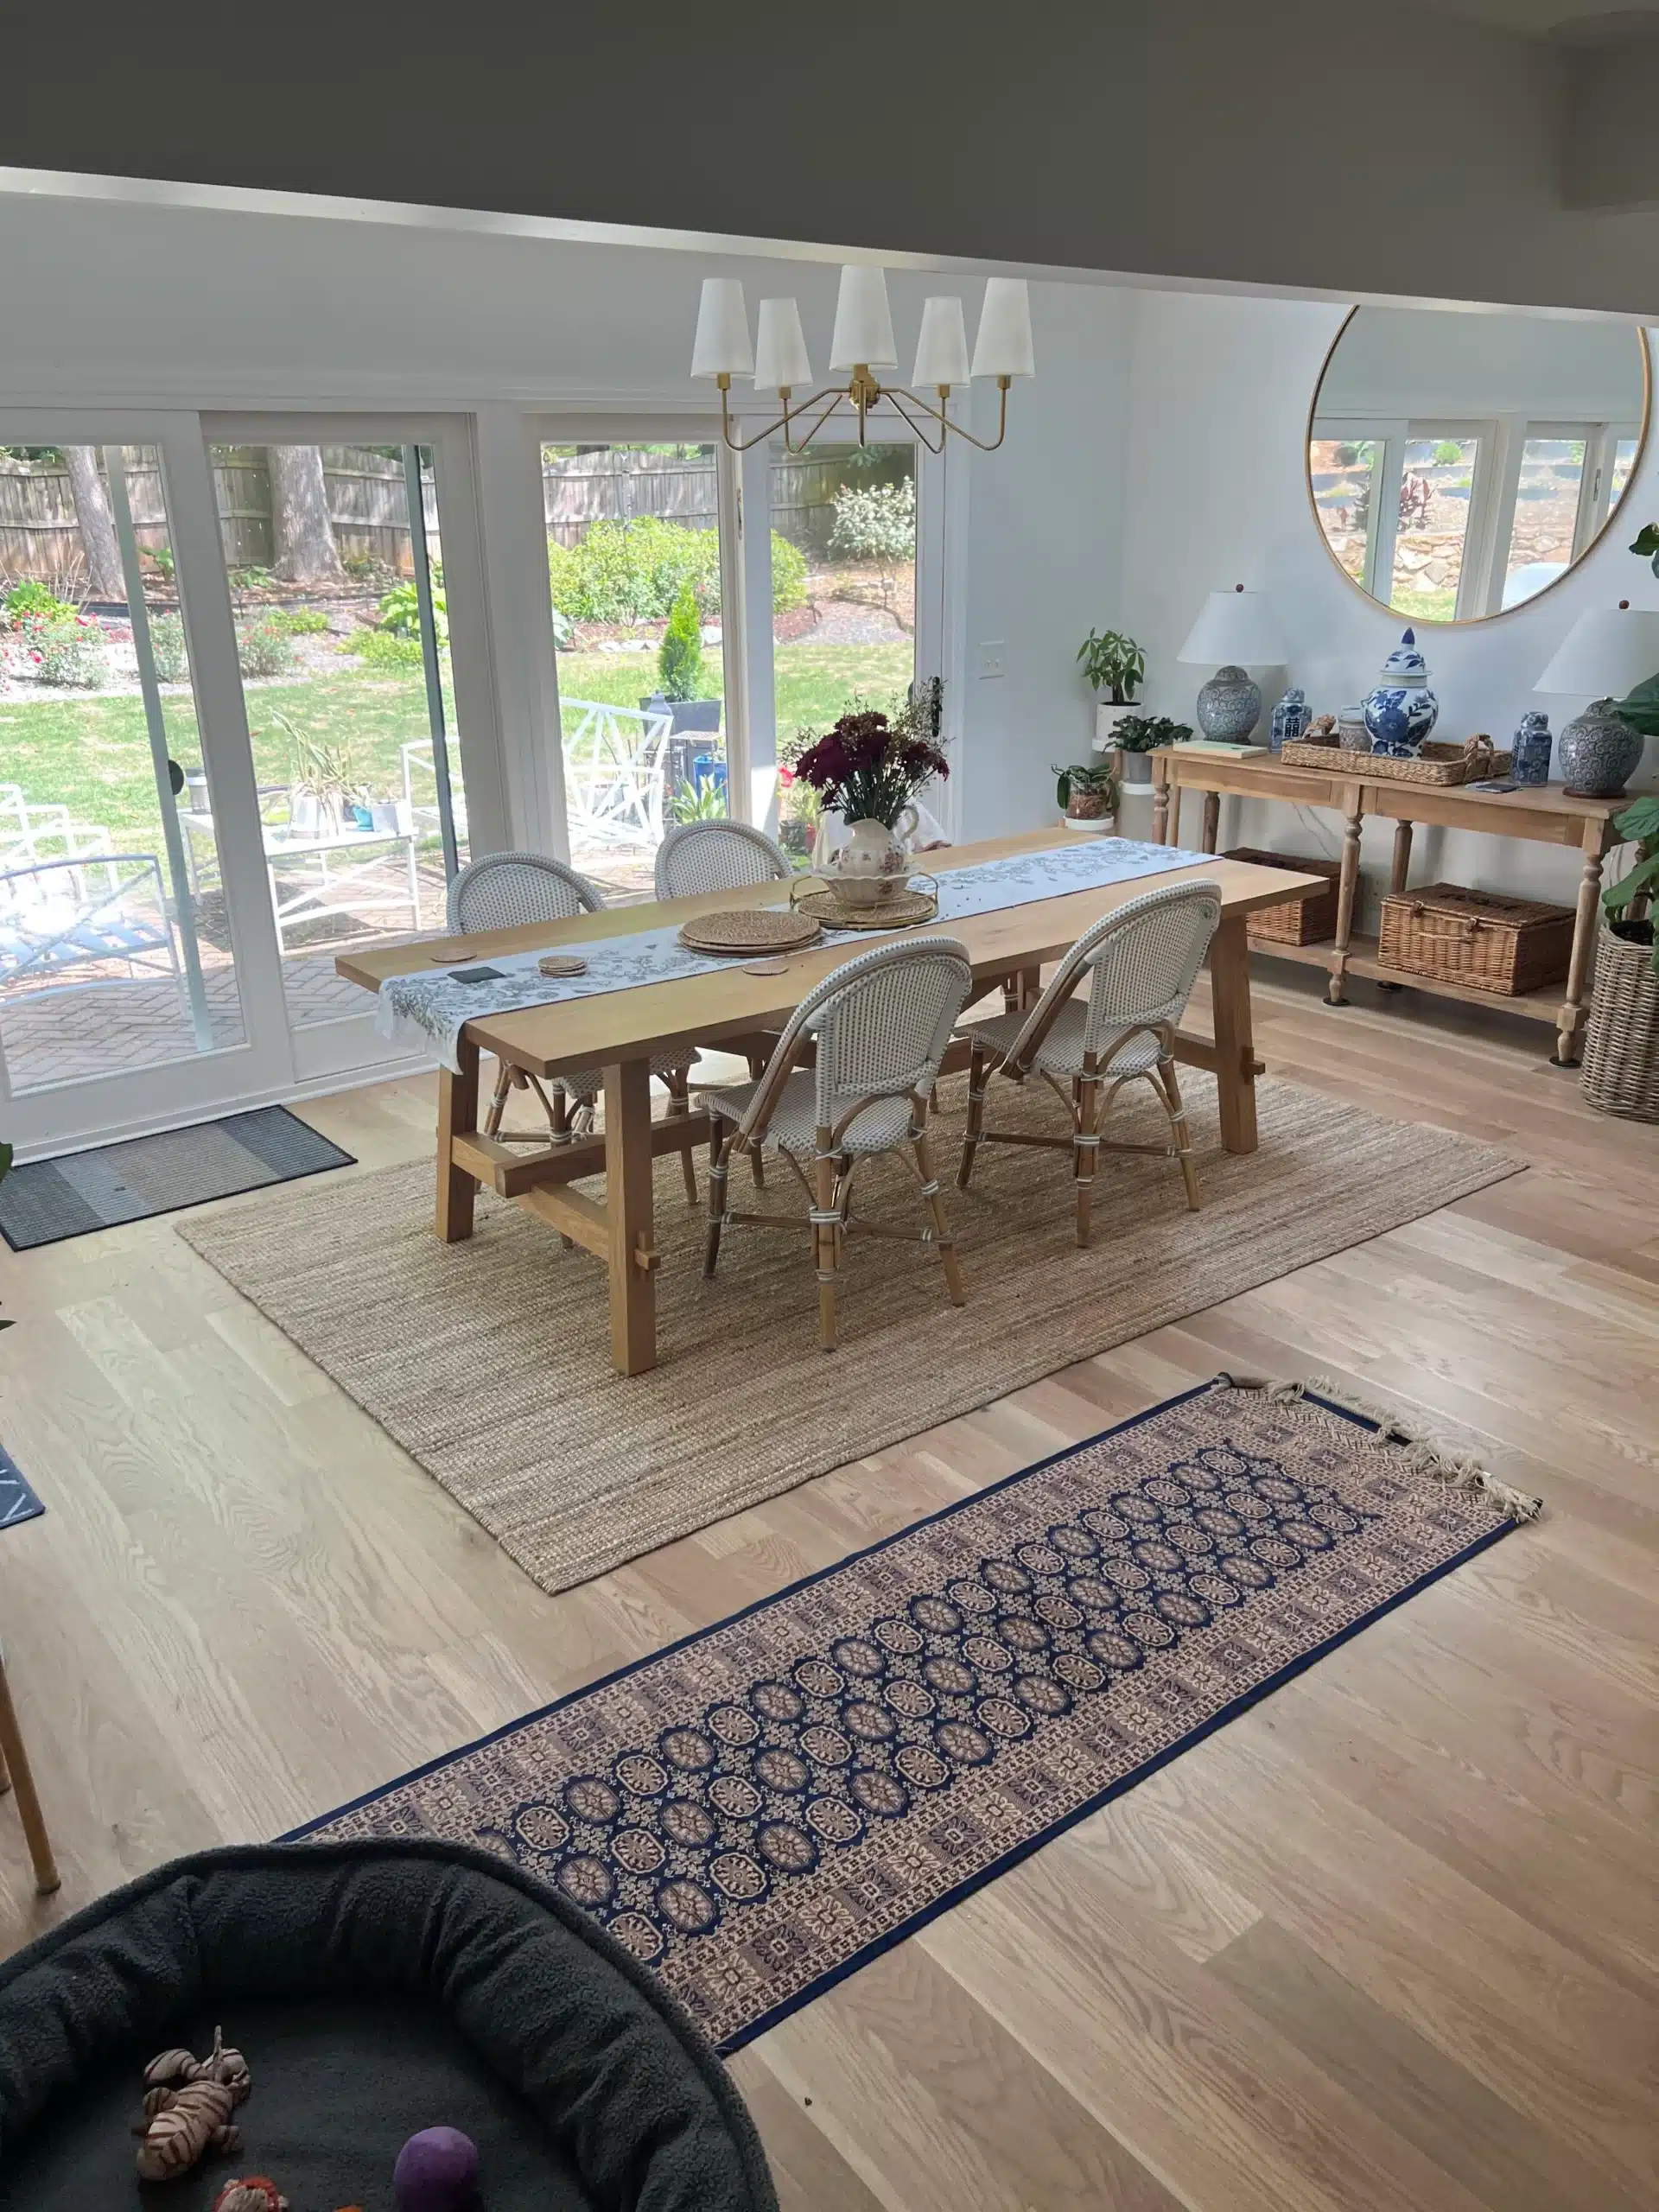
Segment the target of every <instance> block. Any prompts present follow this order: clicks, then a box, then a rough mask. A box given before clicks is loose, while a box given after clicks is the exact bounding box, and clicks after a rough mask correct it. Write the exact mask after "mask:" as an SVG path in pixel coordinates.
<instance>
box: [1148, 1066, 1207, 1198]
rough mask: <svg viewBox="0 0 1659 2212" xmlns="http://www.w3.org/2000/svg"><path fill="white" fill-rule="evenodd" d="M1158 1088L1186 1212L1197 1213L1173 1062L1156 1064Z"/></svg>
mask: <svg viewBox="0 0 1659 2212" xmlns="http://www.w3.org/2000/svg"><path fill="white" fill-rule="evenodd" d="M1158 1081H1159V1087H1160V1090H1162V1091H1163V1094H1164V1100H1165V1103H1166V1108H1167V1109H1168V1113H1169V1126H1170V1128H1171V1129H1172V1130H1173V1132H1174V1136H1175V1157H1176V1158H1177V1160H1179V1161H1180V1163H1181V1179H1182V1181H1183V1182H1184V1183H1185V1185H1186V1210H1187V1211H1188V1212H1189V1213H1197V1211H1198V1207H1199V1205H1200V1204H1201V1203H1202V1201H1201V1200H1200V1198H1199V1197H1198V1168H1197V1167H1196V1166H1194V1164H1193V1160H1192V1135H1191V1132H1190V1131H1189V1130H1188V1128H1187V1126H1186V1109H1185V1106H1184V1105H1183V1104H1182V1103H1181V1087H1180V1084H1179V1083H1178V1082H1177V1081H1176V1078H1175V1063H1174V1061H1173V1060H1160V1061H1159V1063H1158Z"/></svg>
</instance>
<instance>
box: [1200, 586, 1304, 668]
mask: <svg viewBox="0 0 1659 2212" xmlns="http://www.w3.org/2000/svg"><path fill="white" fill-rule="evenodd" d="M1177 658H1179V659H1181V660H1190V661H1200V662H1202V663H1204V664H1205V665H1206V666H1208V667H1211V668H1217V667H1238V668H1281V667H1282V666H1283V665H1284V661H1285V641H1284V639H1283V638H1282V637H1281V635H1280V632H1279V625H1278V624H1277V623H1276V622H1275V621H1274V619H1273V609H1272V607H1270V606H1269V605H1268V595H1267V594H1266V593H1265V592H1261V591H1246V590H1244V588H1243V586H1242V585H1241V586H1240V587H1238V588H1236V589H1235V590H1232V591H1212V592H1211V594H1209V596H1208V597H1207V598H1206V599H1205V602H1204V605H1203V606H1202V607H1200V608H1199V610H1198V620H1197V621H1196V622H1195V623H1194V624H1193V625H1192V628H1191V629H1190V630H1189V631H1188V632H1187V633H1186V643H1185V645H1183V646H1182V647H1181V650H1180V652H1179V655H1178V656H1177Z"/></svg>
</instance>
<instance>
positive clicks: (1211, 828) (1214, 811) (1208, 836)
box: [1198, 791, 1221, 853]
mask: <svg viewBox="0 0 1659 2212" xmlns="http://www.w3.org/2000/svg"><path fill="white" fill-rule="evenodd" d="M1220 835H1221V793H1220V792H1219V791H1205V795H1204V834H1203V836H1201V837H1200V838H1199V840H1198V850H1199V851H1200V852H1204V853H1213V852H1214V851H1215V849H1216V840H1217V837H1218V836H1220Z"/></svg>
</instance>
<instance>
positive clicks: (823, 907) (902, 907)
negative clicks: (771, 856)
mask: <svg viewBox="0 0 1659 2212" xmlns="http://www.w3.org/2000/svg"><path fill="white" fill-rule="evenodd" d="M795 911H796V912H797V913H800V914H811V915H813V916H815V917H816V918H817V920H819V921H821V922H822V923H823V925H824V927H825V929H827V930H902V929H907V928H909V927H910V926H911V925H913V924H914V923H917V922H931V920H932V918H933V917H934V916H935V914H937V913H938V911H939V902H938V899H937V898H935V896H934V895H933V893H931V891H895V892H894V893H893V895H892V896H891V897H890V898H887V899H883V900H882V902H881V904H880V906H843V905H842V902H841V900H840V899H839V898H837V897H836V893H834V892H833V891H804V892H803V893H801V895H800V897H799V898H798V899H797V900H796V901H795Z"/></svg>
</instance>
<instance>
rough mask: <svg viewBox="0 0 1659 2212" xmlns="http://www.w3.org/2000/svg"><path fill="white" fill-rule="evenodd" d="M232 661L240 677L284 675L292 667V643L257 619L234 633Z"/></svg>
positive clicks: (270, 624)
mask: <svg viewBox="0 0 1659 2212" xmlns="http://www.w3.org/2000/svg"><path fill="white" fill-rule="evenodd" d="M236 658H237V661H238V664H239V665H240V667H241V671H242V673H243V675H244V676H286V675H287V674H288V672H289V670H290V669H291V668H292V667H293V665H294V641H293V639H291V638H289V636H287V635H286V634H285V632H283V631H282V630H280V629H279V628H278V627H277V625H276V624H275V623H274V622H270V621H267V620H264V617H261V619H260V620H258V621H257V622H250V623H249V624H248V626H247V627H246V628H245V629H243V630H238V632H237V633H236Z"/></svg>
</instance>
